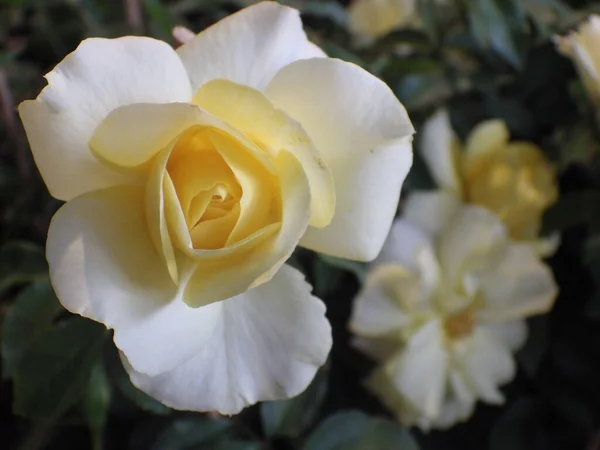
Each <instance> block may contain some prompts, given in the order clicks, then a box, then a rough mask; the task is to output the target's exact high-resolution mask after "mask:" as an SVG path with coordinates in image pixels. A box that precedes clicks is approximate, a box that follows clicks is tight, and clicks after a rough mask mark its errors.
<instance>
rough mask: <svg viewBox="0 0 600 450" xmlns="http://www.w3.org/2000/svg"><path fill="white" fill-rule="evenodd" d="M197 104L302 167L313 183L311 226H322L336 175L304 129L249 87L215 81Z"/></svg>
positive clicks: (200, 93)
mask: <svg viewBox="0 0 600 450" xmlns="http://www.w3.org/2000/svg"><path fill="white" fill-rule="evenodd" d="M194 103H196V104H197V105H199V106H200V107H201V108H203V109H205V110H206V111H208V112H210V113H211V114H214V115H216V116H217V117H220V118H221V119H223V120H225V121H226V122H227V123H229V124H230V125H232V126H233V127H235V128H236V129H238V130H240V131H241V132H243V133H246V134H247V135H248V136H251V138H252V139H253V140H255V141H256V142H257V143H258V144H259V145H261V146H262V147H263V148H264V149H265V150H266V151H267V152H270V153H271V154H272V155H273V156H276V155H277V153H279V152H280V151H282V150H285V151H288V152H290V153H291V154H292V155H294V156H295V157H296V158H297V159H298V161H300V163H301V164H302V167H303V168H304V170H305V171H306V175H307V177H308V180H309V182H310V190H311V197H312V201H311V222H310V224H311V225H312V226H316V227H323V226H326V225H328V224H329V223H330V222H331V219H332V217H333V214H334V212H335V188H334V185H333V176H332V175H331V171H330V170H329V169H328V168H327V166H326V165H325V163H324V162H323V161H322V160H321V158H320V155H319V152H318V150H317V149H316V148H315V147H314V145H313V143H312V141H311V140H310V137H308V136H307V135H306V132H305V131H304V130H303V129H302V127H301V126H300V125H299V124H298V123H297V122H295V121H294V120H292V119H291V118H289V117H288V116H287V115H286V114H285V113H283V112H282V111H279V110H276V109H275V108H274V107H273V105H272V104H271V102H269V100H268V99H267V98H265V97H264V95H263V94H262V93H261V92H259V91H256V90H254V89H252V88H249V87H247V86H241V85H239V84H235V83H232V82H229V81H226V80H214V81H210V82H208V83H206V84H205V85H204V86H202V87H201V88H200V89H199V90H198V91H197V92H196V94H195V95H194Z"/></svg>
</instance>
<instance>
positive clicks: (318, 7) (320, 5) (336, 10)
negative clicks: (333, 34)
mask: <svg viewBox="0 0 600 450" xmlns="http://www.w3.org/2000/svg"><path fill="white" fill-rule="evenodd" d="M301 11H302V14H306V15H308V16H315V17H319V18H321V19H328V20H331V21H332V22H333V23H335V24H336V25H338V26H340V27H342V28H347V26H348V13H347V11H346V9H345V8H344V7H343V6H342V5H340V4H339V3H338V2H334V1H327V0H317V1H315V0H312V1H308V2H306V3H305V4H304V5H303V6H302V10H301Z"/></svg>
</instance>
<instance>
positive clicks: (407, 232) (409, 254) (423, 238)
mask: <svg viewBox="0 0 600 450" xmlns="http://www.w3.org/2000/svg"><path fill="white" fill-rule="evenodd" d="M425 247H427V248H429V249H431V252H433V248H432V241H431V239H430V237H429V236H427V235H426V234H425V233H423V232H422V231H421V230H420V229H419V228H418V227H417V226H415V225H414V224H412V223H409V222H408V221H407V220H404V219H397V220H395V221H394V223H393V225H392V228H390V232H389V234H388V237H387V239H386V241H385V243H384V245H383V248H382V249H381V252H380V253H379V255H378V256H377V258H376V259H375V260H374V261H373V266H378V265H383V264H398V265H401V266H404V267H406V268H408V269H411V270H417V268H418V264H417V254H418V252H419V250H420V249H421V248H425Z"/></svg>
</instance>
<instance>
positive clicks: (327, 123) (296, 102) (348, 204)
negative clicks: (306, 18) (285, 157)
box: [266, 59, 414, 260]
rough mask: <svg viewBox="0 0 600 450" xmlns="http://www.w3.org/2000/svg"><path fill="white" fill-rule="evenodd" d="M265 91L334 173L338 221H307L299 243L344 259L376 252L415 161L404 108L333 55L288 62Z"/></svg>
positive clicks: (363, 257)
mask: <svg viewBox="0 0 600 450" xmlns="http://www.w3.org/2000/svg"><path fill="white" fill-rule="evenodd" d="M266 94H267V97H269V99H270V100H271V101H272V102H273V103H274V104H275V106H276V107H277V108H280V109H282V110H283V111H284V112H286V113H287V114H289V115H290V116H291V117H293V118H294V119H296V120H297V121H299V122H300V123H301V124H302V126H303V127H304V129H305V130H306V131H307V132H308V134H309V136H310V137H311V138H312V140H313V142H314V143H315V145H316V147H317V149H318V150H319V152H320V153H321V156H322V158H323V160H324V161H325V164H326V165H327V166H328V167H329V168H330V169H331V172H332V173H333V178H334V182H335V189H336V200H337V204H336V212H335V216H334V218H333V221H332V222H331V224H330V225H329V226H328V227H325V228H322V229H315V228H312V227H311V228H309V229H308V231H307V233H306V235H305V236H304V238H303V240H302V241H301V244H302V245H303V246H305V247H307V248H310V249H313V250H317V251H320V252H323V253H327V254H330V255H333V256H338V257H343V258H349V259H356V260H371V259H373V258H375V257H376V256H377V254H378V253H379V251H380V250H381V246H382V245H383V242H384V240H385V237H386V235H387V233H388V231H389V228H390V226H391V223H392V219H393V217H394V214H395V212H396V207H397V204H398V198H399V194H400V188H401V187H402V183H403V181H404V178H405V177H406V174H407V173H408V170H409V169H410V166H411V164H412V134H413V132H414V129H413V126H412V124H411V122H410V119H409V118H408V115H407V113H406V110H405V109H404V107H403V106H402V105H401V104H400V102H399V101H398V100H397V99H396V97H395V96H394V94H393V93H392V91H391V90H390V89H389V88H388V87H387V86H386V85H385V84H384V83H383V82H382V81H381V80H379V79H377V78H376V77H374V76H373V75H371V74H369V73H368V72H366V71H365V70H363V69H361V68H360V67H358V66H355V65H353V64H350V63H346V62H342V61H339V60H332V59H310V60H304V61H297V62H295V63H292V64H290V65H289V66H286V67H284V68H283V69H282V70H281V71H280V72H279V73H278V74H277V75H276V76H275V78H274V79H273V81H271V83H270V84H269V86H268V87H267V89H266Z"/></svg>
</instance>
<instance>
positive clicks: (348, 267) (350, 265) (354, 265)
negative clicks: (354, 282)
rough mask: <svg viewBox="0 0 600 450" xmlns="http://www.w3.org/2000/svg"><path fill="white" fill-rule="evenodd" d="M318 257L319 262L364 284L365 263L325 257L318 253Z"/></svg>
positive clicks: (366, 266) (366, 269)
mask: <svg viewBox="0 0 600 450" xmlns="http://www.w3.org/2000/svg"><path fill="white" fill-rule="evenodd" d="M318 255H319V259H321V261H323V262H325V263H326V264H328V265H330V266H332V267H335V268H337V269H342V270H345V271H347V272H350V273H352V274H354V275H355V276H356V278H357V279H358V281H360V282H361V283H364V281H365V278H366V277H367V271H368V267H369V265H368V264H367V263H363V262H360V261H352V260H350V259H344V258H337V257H335V256H329V255H325V254H323V253H319V254H318Z"/></svg>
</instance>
